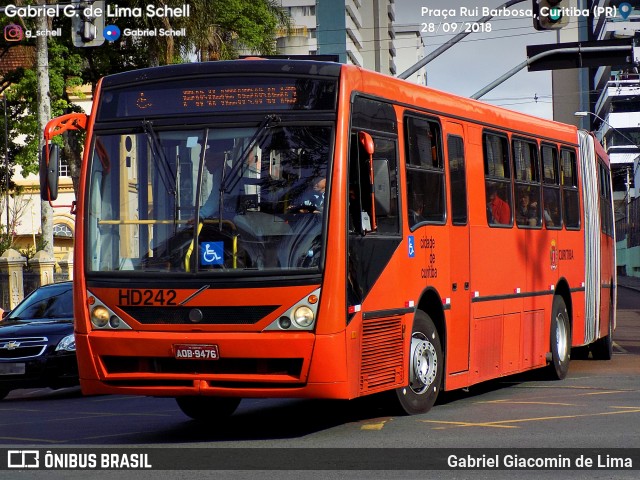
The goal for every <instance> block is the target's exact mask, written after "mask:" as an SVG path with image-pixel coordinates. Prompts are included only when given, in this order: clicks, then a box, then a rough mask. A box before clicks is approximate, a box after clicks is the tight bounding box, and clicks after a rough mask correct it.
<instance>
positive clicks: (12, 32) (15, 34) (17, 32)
mask: <svg viewBox="0 0 640 480" xmlns="http://www.w3.org/2000/svg"><path fill="white" fill-rule="evenodd" d="M23 38H24V32H23V31H22V27H21V26H20V25H16V24H15V23H10V24H9V25H7V26H6V27H4V39H5V40H6V41H7V42H19V41H20V40H22V39H23Z"/></svg>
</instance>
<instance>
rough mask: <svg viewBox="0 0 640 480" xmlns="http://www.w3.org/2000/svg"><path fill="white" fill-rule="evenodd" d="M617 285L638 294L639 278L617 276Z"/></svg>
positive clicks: (639, 288) (639, 290)
mask: <svg viewBox="0 0 640 480" xmlns="http://www.w3.org/2000/svg"><path fill="white" fill-rule="evenodd" d="M618 285H619V286H620V287H625V288H630V289H632V290H636V291H638V292H640V277H627V276H624V275H618Z"/></svg>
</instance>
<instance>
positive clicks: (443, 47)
mask: <svg viewBox="0 0 640 480" xmlns="http://www.w3.org/2000/svg"><path fill="white" fill-rule="evenodd" d="M525 1H526V0H509V1H508V2H505V3H503V4H502V5H500V6H499V7H497V8H496V9H495V10H501V9H504V8H509V7H511V6H512V5H516V4H517V3H522V2H525ZM492 18H493V15H487V16H485V17H482V18H481V19H480V20H476V21H475V23H478V24H480V23H486V22H488V21H489V20H491V19H492ZM471 33H472V32H462V33H459V34H458V35H456V36H455V37H453V38H452V39H451V40H449V41H448V42H446V43H443V44H442V45H440V46H439V47H438V48H436V49H435V50H434V51H433V52H431V53H430V54H429V55H427V56H426V57H424V58H422V59H420V60H419V61H418V62H417V63H415V64H414V65H413V66H411V67H409V68H407V69H406V70H405V71H404V72H402V73H401V74H400V75H398V78H402V79H403V80H404V79H407V78H409V77H410V76H411V75H412V74H414V73H415V72H417V71H418V70H420V69H421V68H422V67H424V66H425V65H426V64H427V63H429V62H430V61H431V60H433V59H435V58H437V57H439V56H440V55H442V54H443V53H444V52H446V51H447V50H449V49H450V48H451V47H453V46H454V45H455V44H456V43H458V42H460V40H462V39H463V38H464V37H466V36H467V35H469V34H471Z"/></svg>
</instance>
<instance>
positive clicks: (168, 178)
mask: <svg viewBox="0 0 640 480" xmlns="http://www.w3.org/2000/svg"><path fill="white" fill-rule="evenodd" d="M142 128H143V129H144V133H145V134H146V135H147V139H148V140H149V146H150V147H151V155H153V158H157V159H159V160H160V162H159V168H158V174H159V177H160V180H161V181H162V183H163V184H164V186H165V188H166V189H167V191H168V192H169V194H170V195H173V196H174V197H175V195H176V188H175V183H176V177H175V176H174V175H173V172H172V171H171V166H170V165H169V160H168V159H167V156H166V155H165V154H164V150H163V149H162V144H161V143H160V138H159V137H158V134H157V133H156V131H155V130H154V129H153V122H151V121H149V120H143V121H142Z"/></svg>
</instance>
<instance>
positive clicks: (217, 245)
mask: <svg viewBox="0 0 640 480" xmlns="http://www.w3.org/2000/svg"><path fill="white" fill-rule="evenodd" d="M223 263H224V242H202V243H201V244H200V265H222V264H223Z"/></svg>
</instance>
